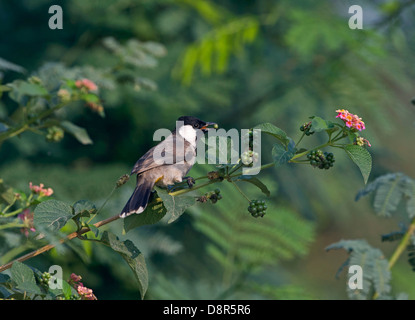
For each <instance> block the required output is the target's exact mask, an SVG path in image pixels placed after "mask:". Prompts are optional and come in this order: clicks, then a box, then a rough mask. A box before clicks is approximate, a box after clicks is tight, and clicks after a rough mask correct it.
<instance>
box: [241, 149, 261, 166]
mask: <svg viewBox="0 0 415 320" xmlns="http://www.w3.org/2000/svg"><path fill="white" fill-rule="evenodd" d="M258 157H259V155H258V152H253V151H251V150H249V151H245V152H244V153H242V155H241V161H242V163H243V164H244V165H246V166H249V165H251V164H252V163H254V162H256V161H258Z"/></svg>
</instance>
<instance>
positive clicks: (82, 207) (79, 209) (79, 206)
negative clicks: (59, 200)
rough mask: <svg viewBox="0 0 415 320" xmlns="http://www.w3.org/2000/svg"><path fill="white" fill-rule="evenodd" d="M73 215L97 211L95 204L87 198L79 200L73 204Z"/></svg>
mask: <svg viewBox="0 0 415 320" xmlns="http://www.w3.org/2000/svg"><path fill="white" fill-rule="evenodd" d="M73 210H74V215H78V214H79V215H80V216H81V217H84V216H89V215H90V214H94V213H95V212H96V211H97V208H96V207H95V204H94V203H92V202H91V201H89V200H79V201H77V202H75V204H74V205H73Z"/></svg>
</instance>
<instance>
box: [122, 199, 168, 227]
mask: <svg viewBox="0 0 415 320" xmlns="http://www.w3.org/2000/svg"><path fill="white" fill-rule="evenodd" d="M166 212H167V210H166V208H165V207H164V205H163V202H162V201H161V198H160V197H159V196H158V195H157V193H154V194H153V195H152V198H151V200H150V202H149V204H148V205H147V208H146V209H145V210H144V211H143V212H142V213H140V214H132V215H130V216H128V217H126V218H125V219H124V230H123V232H124V233H126V232H128V231H130V230H132V229H134V228H137V227H140V226H143V225H149V224H154V223H157V222H159V221H160V220H161V219H163V217H164V216H165V215H166Z"/></svg>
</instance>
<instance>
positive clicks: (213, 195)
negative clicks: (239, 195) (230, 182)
mask: <svg viewBox="0 0 415 320" xmlns="http://www.w3.org/2000/svg"><path fill="white" fill-rule="evenodd" d="M221 199H222V195H221V194H220V189H215V190H214V191H209V192H207V193H205V194H204V195H203V196H201V197H199V198H197V201H199V202H202V203H205V202H207V201H208V200H210V202H212V203H213V204H215V203H216V202H218V201H219V200H221Z"/></svg>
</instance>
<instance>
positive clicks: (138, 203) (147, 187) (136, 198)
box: [120, 176, 154, 218]
mask: <svg viewBox="0 0 415 320" xmlns="http://www.w3.org/2000/svg"><path fill="white" fill-rule="evenodd" d="M153 187H154V182H153V181H148V180H146V179H145V178H144V177H140V176H138V177H137V186H136V187H135V189H134V192H133V194H132V195H131V197H130V199H128V201H127V203H126V205H125V206H124V209H122V211H121V214H120V217H121V218H125V217H128V216H129V215H130V214H133V213H137V214H139V213H141V212H143V211H144V210H145V208H146V207H147V204H148V199H149V198H150V194H151V190H152V189H153Z"/></svg>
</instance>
